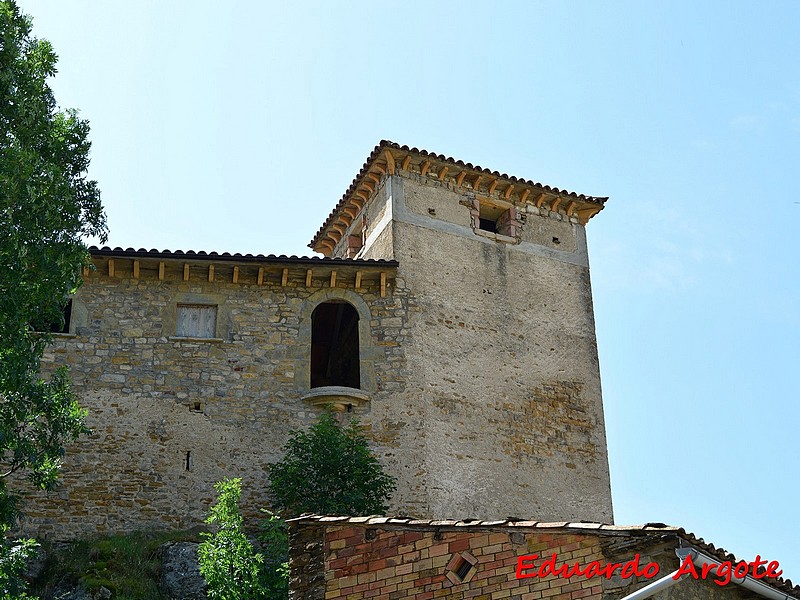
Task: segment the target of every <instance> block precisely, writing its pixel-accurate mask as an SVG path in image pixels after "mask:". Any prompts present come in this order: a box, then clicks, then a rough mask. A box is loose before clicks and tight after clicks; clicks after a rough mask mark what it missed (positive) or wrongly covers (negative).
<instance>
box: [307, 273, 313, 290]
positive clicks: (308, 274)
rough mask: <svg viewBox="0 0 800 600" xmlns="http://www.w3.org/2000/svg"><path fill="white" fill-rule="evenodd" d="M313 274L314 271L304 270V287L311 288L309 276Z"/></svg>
mask: <svg viewBox="0 0 800 600" xmlns="http://www.w3.org/2000/svg"><path fill="white" fill-rule="evenodd" d="M313 273H314V269H306V287H311V276H312V274H313Z"/></svg>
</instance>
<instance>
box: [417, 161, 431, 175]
mask: <svg viewBox="0 0 800 600" xmlns="http://www.w3.org/2000/svg"><path fill="white" fill-rule="evenodd" d="M430 168H431V161H429V160H426V161H424V162H423V163H422V164H421V165H420V167H419V173H420V175H422V176H423V177H425V175H427V174H428V169H430Z"/></svg>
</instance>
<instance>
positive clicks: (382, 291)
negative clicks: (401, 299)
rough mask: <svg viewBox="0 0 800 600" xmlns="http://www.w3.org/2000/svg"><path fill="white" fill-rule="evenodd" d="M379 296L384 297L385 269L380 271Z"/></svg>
mask: <svg viewBox="0 0 800 600" xmlns="http://www.w3.org/2000/svg"><path fill="white" fill-rule="evenodd" d="M381 298H386V271H381Z"/></svg>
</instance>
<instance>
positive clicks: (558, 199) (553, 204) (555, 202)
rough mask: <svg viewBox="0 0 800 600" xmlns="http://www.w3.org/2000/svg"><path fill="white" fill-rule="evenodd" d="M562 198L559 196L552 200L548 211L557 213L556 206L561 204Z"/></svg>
mask: <svg viewBox="0 0 800 600" xmlns="http://www.w3.org/2000/svg"><path fill="white" fill-rule="evenodd" d="M562 200H563V198H562V197H561V196H556V197H555V198H553V201H552V202H551V203H550V210H552V211H553V212H558V205H559V204H561V201H562Z"/></svg>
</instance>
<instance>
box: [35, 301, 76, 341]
mask: <svg viewBox="0 0 800 600" xmlns="http://www.w3.org/2000/svg"><path fill="white" fill-rule="evenodd" d="M62 317H63V320H62V319H54V320H53V321H50V322H49V323H46V322H44V323H43V322H42V321H39V322H38V323H34V324H33V330H34V331H49V332H50V333H69V323H70V320H71V319H72V298H70V299H69V300H67V303H66V304H65V305H64V309H63V311H62Z"/></svg>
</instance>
